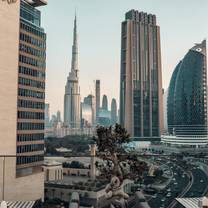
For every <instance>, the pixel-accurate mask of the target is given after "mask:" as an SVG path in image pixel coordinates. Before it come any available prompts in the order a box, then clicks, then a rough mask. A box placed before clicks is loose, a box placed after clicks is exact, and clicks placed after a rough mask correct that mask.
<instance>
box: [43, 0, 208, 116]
mask: <svg viewBox="0 0 208 208" xmlns="http://www.w3.org/2000/svg"><path fill="white" fill-rule="evenodd" d="M75 9H76V11H77V18H78V41H79V69H80V87H81V98H82V99H83V97H85V96H87V95H88V94H89V93H94V83H93V81H94V80H95V79H100V80H101V95H103V94H107V96H108V98H109V99H108V101H109V106H110V101H111V99H112V97H115V98H116V100H117V101H119V78H120V76H119V72H120V42H121V40H120V30H121V22H122V21H123V20H124V15H125V12H127V11H128V10H130V9H137V10H139V11H145V12H148V13H154V14H156V16H157V23H158V25H160V30H161V31H160V32H161V49H162V72H163V88H165V89H167V87H168V84H169V80H170V77H171V74H172V71H173V69H174V67H175V66H176V64H177V63H178V62H179V60H180V59H181V58H183V56H184V55H185V53H186V52H187V50H188V49H189V48H191V47H192V46H193V44H194V43H196V42H201V41H202V39H204V38H207V35H208V0H174V1H173V0H48V6H46V7H43V8H41V11H42V25H43V26H44V28H45V29H46V33H47V78H46V101H47V102H49V103H50V107H51V114H52V113H54V112H56V111H57V110H61V112H63V101H64V88H65V84H66V79H67V76H68V73H69V71H70V70H71V69H70V66H71V47H72V41H73V36H72V35H73V20H74V14H75Z"/></svg>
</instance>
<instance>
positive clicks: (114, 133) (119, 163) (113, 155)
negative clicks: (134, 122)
mask: <svg viewBox="0 0 208 208" xmlns="http://www.w3.org/2000/svg"><path fill="white" fill-rule="evenodd" d="M94 141H95V143H96V145H97V156H98V157H99V158H101V159H102V162H96V164H95V165H96V167H97V168H98V169H99V170H100V172H101V176H103V177H104V178H107V179H109V180H111V183H110V184H109V185H108V186H107V187H106V193H107V197H108V198H112V197H116V198H117V197H119V198H128V195H127V194H125V193H124V192H123V191H122V190H121V186H122V183H123V182H124V180H125V179H130V180H133V181H139V180H140V179H141V176H142V174H143V172H144V171H145V170H146V169H147V165H146V163H145V162H142V161H139V160H138V157H137V155H136V154H135V153H133V152H132V153H131V152H127V150H126V149H127V148H125V146H126V145H127V144H128V143H129V142H130V141H131V139H130V136H129V134H128V133H127V131H126V129H125V128H122V127H121V126H120V125H118V124H116V125H115V127H112V126H110V127H103V126H99V127H97V137H95V138H94Z"/></svg>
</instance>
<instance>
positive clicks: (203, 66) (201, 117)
mask: <svg viewBox="0 0 208 208" xmlns="http://www.w3.org/2000/svg"><path fill="white" fill-rule="evenodd" d="M167 107H168V131H169V133H170V134H173V135H176V136H180V135H183V136H186V135H187V136H191V135H198V136H205V135H207V61H206V41H205V40H204V41H202V43H200V44H196V45H195V46H194V47H192V48H191V49H190V50H189V51H188V53H187V54H186V55H185V57H184V58H183V59H182V61H180V62H179V64H178V65H177V66H176V68H175V70H174V72H173V75H172V78H171V81H170V85H169V92H168V103H167Z"/></svg>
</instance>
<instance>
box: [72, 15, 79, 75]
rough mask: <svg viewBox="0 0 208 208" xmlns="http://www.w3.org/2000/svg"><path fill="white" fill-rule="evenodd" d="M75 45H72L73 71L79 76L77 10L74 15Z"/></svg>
mask: <svg viewBox="0 0 208 208" xmlns="http://www.w3.org/2000/svg"><path fill="white" fill-rule="evenodd" d="M73 36H74V38H73V46H72V61H71V73H73V75H74V76H75V77H76V78H78V42H77V15H76V11H75V17H74V33H73Z"/></svg>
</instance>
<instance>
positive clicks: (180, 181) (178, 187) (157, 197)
mask: <svg viewBox="0 0 208 208" xmlns="http://www.w3.org/2000/svg"><path fill="white" fill-rule="evenodd" d="M163 162H165V161H163ZM176 163H177V162H170V161H169V162H167V161H166V164H167V165H168V166H169V167H170V168H171V169H172V171H173V178H172V180H171V182H170V184H169V185H168V186H167V187H166V188H165V189H164V190H163V191H159V192H158V193H156V194H154V195H153V196H152V198H151V199H150V200H149V201H148V203H149V205H150V207H152V208H182V207H183V206H182V205H180V204H179V203H178V202H177V201H176V200H175V198H177V197H202V196H204V195H205V194H207V193H208V176H207V175H206V173H205V172H203V171H202V170H201V169H199V167H197V166H192V165H190V169H189V171H185V170H184V169H183V168H182V167H181V166H179V165H177V164H176Z"/></svg>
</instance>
